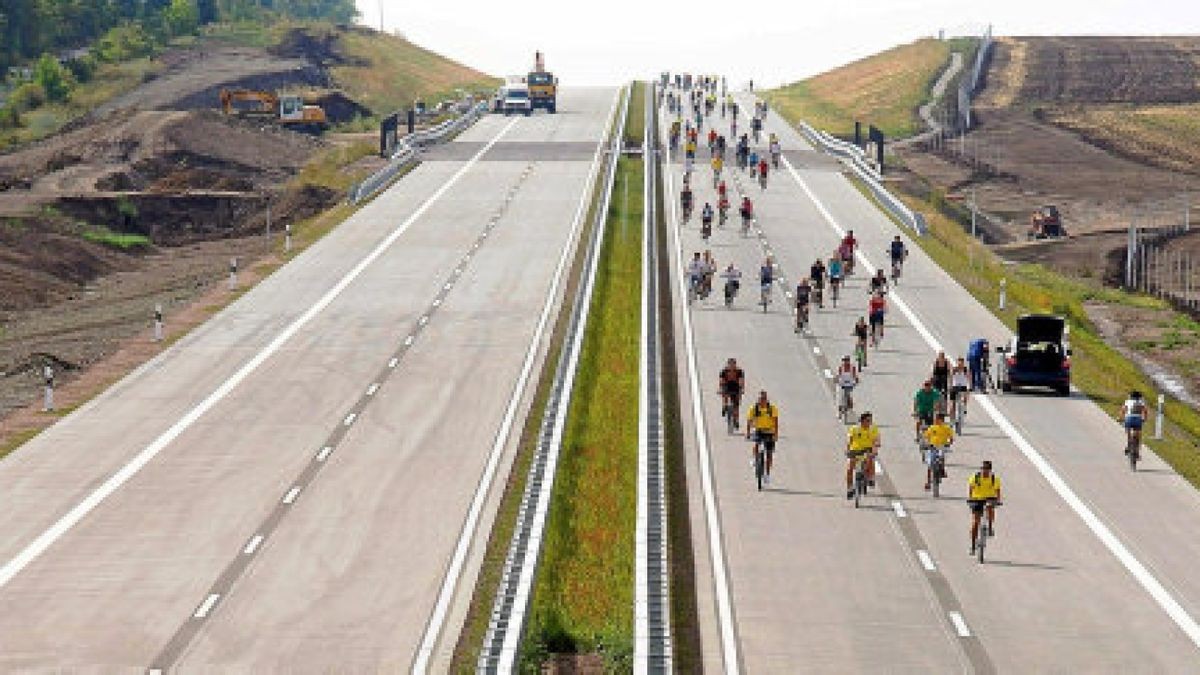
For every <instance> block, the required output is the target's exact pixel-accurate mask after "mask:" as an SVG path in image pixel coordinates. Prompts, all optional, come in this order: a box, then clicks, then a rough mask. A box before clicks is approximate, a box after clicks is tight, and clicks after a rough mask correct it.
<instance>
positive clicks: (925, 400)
mask: <svg viewBox="0 0 1200 675" xmlns="http://www.w3.org/2000/svg"><path fill="white" fill-rule="evenodd" d="M941 403H942V393H941V392H940V391H938V390H937V389H934V388H933V381H932V380H925V383H924V384H922V385H921V388H920V389H918V390H917V393H916V394H914V395H913V418H914V419H915V421H914V424H913V435H914V436H915V437H916V439H917V442H918V443H919V442H920V441H921V427H922V426H925V427H928V426H930V425H932V424H933V416H934V415H936V414H937V412H938V407H939V406H940V405H941Z"/></svg>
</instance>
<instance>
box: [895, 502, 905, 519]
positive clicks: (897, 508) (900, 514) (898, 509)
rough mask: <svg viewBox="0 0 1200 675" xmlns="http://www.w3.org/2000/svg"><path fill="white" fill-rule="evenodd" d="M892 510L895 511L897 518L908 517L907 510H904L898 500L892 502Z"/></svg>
mask: <svg viewBox="0 0 1200 675" xmlns="http://www.w3.org/2000/svg"><path fill="white" fill-rule="evenodd" d="M892 510H893V511H895V512H896V517H897V518H907V517H908V512H907V511H905V510H904V505H903V504H901V503H900V502H892Z"/></svg>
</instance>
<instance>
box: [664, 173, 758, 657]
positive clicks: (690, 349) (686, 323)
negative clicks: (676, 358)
mask: <svg viewBox="0 0 1200 675" xmlns="http://www.w3.org/2000/svg"><path fill="white" fill-rule="evenodd" d="M667 166H668V167H670V166H671V164H670V162H668V163H667ZM664 173H665V174H666V179H667V194H666V195H665V197H666V198H665V199H664V200H663V201H664V203H667V204H670V209H671V224H672V227H671V228H670V230H671V239H672V240H673V241H674V244H675V251H676V254H677V256H678V257H679V260H683V242H682V241H681V240H680V237H679V229H678V228H679V214H678V210H677V209H676V207H675V180H674V177H673V176H672V175H671V171H670V169H668V170H667V171H665V172H664ZM675 279H676V281H677V282H678V284H677V285H678V288H679V297H681V298H686V297H687V292H688V291H687V279H686V277H685V275H684V270H683V269H682V268H680V269H677V270H676V271H675ZM679 314H680V316H681V317H682V319H683V341H684V347H685V349H686V351H687V357H688V359H687V361H688V380H689V388H690V389H691V393H692V421H693V423H694V425H695V428H696V446H697V450H698V451H699V453H700V485H701V488H702V490H703V492H704V515H705V521H706V523H707V526H708V550H709V558H710V559H711V561H712V566H713V584H714V585H715V586H716V595H717V620H718V623H719V624H720V630H721V655H722V659H723V661H724V667H725V673H727V674H728V675H736V674H737V673H740V672H741V665H740V664H739V662H738V644H737V637H736V634H735V632H734V628H733V602H732V600H731V598H730V591H729V573H728V571H727V570H726V569H725V551H724V544H723V542H722V540H721V536H722V532H721V517H720V514H719V513H718V511H717V498H716V491H715V489H714V487H713V475H712V473H713V472H712V457H711V450H710V449H709V447H708V432H707V429H706V427H705V425H704V410H703V407H702V406H701V404H700V378H699V374H698V366H697V364H696V340H695V335H694V334H693V332H692V315H691V313H690V310H689V309H688V308H687V307H684V308H683V311H681V312H680V313H679Z"/></svg>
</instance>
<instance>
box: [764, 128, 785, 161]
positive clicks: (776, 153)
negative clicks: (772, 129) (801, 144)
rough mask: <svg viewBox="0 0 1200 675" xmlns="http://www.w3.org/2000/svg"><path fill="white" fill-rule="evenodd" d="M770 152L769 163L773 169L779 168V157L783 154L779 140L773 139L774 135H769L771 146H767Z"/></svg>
mask: <svg viewBox="0 0 1200 675" xmlns="http://www.w3.org/2000/svg"><path fill="white" fill-rule="evenodd" d="M767 147H769V148H770V150H771V163H772V164H774V165H775V168H776V169H778V168H779V157H780V155H782V154H783V149H782V148H781V147H780V145H779V139H778V138H775V134H771V144H770V145H769V146H767Z"/></svg>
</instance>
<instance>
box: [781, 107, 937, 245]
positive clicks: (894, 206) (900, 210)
mask: <svg viewBox="0 0 1200 675" xmlns="http://www.w3.org/2000/svg"><path fill="white" fill-rule="evenodd" d="M800 132H801V133H802V134H804V137H805V138H807V139H808V141H809V142H810V143H812V144H813V145H815V146H817V147H818V148H820V149H821V150H824V151H825V152H827V153H829V154H831V155H836V156H838V157H839V158H841V160H842V162H843V163H844V164H846V166H848V167H849V168H850V170H851V171H853V172H854V174H855V175H857V176H858V177H859V179H860V180H862V182H863V183H864V184H865V185H866V186H867V187H868V188H869V189H870V190H871V193H872V194H874V195H875V198H876V199H878V200H879V203H880V204H883V206H884V208H886V209H887V210H888V212H890V213H891V214H892V215H894V216H896V218H898V219H899V220H900V222H901V223H903V224H904V225H905V226H906V227H908V228H909V229H910V230H912V231H913V232H914V233H916V234H917V235H920V236H924V235H925V233H926V232H927V231H928V229H929V228H928V227H927V226H926V224H925V219H924V218H923V217H922V216H921V215H920V214H918V213H915V212H913V210H912V209H910V208H908V207H907V206H905V205H904V202H902V201H900V200H899V199H898V198H897V197H896V195H894V194H892V193H891V192H890V191H888V189H887V188H885V187H884V186H883V177H882V176H881V175H880V174H879V172H878V171H876V170H875V168H874V167H873V166H871V163H870V162H869V161H868V160H867V156H866V153H864V152H863V150H862V148H860V147H858V146H856V145H854V144H853V143H847V142H845V141H841V140H838V139H836V138H834V137H833V136H830V135H829V134H827V133H825V132H823V131H817V130H816V129H814V128H812V127H811V126H809V124H808V123H807V122H801V123H800Z"/></svg>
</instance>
